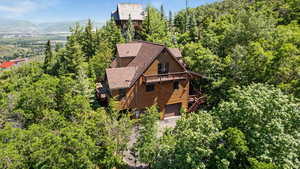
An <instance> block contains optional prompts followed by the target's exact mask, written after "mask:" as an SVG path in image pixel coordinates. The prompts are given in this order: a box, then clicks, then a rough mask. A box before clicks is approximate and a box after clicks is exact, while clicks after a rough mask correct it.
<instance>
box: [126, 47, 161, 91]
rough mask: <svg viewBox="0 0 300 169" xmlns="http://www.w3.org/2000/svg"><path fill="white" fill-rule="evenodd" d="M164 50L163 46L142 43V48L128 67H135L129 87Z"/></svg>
mask: <svg viewBox="0 0 300 169" xmlns="http://www.w3.org/2000/svg"><path fill="white" fill-rule="evenodd" d="M164 48H165V46H163V45H159V44H155V43H149V42H142V47H141V49H140V51H139V53H138V55H137V56H136V57H135V58H134V59H133V60H132V61H131V62H130V63H129V65H128V66H135V67H137V70H136V74H135V75H134V78H133V81H132V83H131V85H130V86H132V85H133V84H134V83H135V81H136V80H137V79H138V78H139V77H140V76H141V75H142V74H143V73H144V71H145V70H146V69H147V68H148V67H149V66H150V64H151V63H152V62H153V61H154V59H155V58H156V57H157V56H158V55H159V54H160V53H161V52H162V51H163V49H164Z"/></svg>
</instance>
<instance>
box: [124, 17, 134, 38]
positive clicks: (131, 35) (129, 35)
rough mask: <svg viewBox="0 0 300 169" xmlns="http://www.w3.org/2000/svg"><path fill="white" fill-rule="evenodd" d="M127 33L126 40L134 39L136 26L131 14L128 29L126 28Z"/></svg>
mask: <svg viewBox="0 0 300 169" xmlns="http://www.w3.org/2000/svg"><path fill="white" fill-rule="evenodd" d="M125 34H126V35H125V36H126V41H127V42H130V41H132V40H133V38H134V34H135V30H134V26H133V23H132V19H131V15H130V14H129V19H128V23H127V29H126V32H125Z"/></svg>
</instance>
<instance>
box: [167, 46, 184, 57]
mask: <svg viewBox="0 0 300 169" xmlns="http://www.w3.org/2000/svg"><path fill="white" fill-rule="evenodd" d="M169 51H170V52H171V53H172V54H173V55H174V56H175V57H176V58H180V57H182V54H181V51H180V50H179V49H178V48H169Z"/></svg>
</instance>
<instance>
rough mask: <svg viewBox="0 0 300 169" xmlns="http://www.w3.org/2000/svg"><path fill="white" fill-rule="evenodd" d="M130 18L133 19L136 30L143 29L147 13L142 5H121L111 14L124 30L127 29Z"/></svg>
mask: <svg viewBox="0 0 300 169" xmlns="http://www.w3.org/2000/svg"><path fill="white" fill-rule="evenodd" d="M129 16H130V17H131V20H132V23H133V25H134V28H135V29H136V30H137V29H140V28H141V25H142V23H143V21H144V18H145V16H146V12H145V10H144V8H143V6H142V5H140V4H131V3H119V4H118V6H117V10H116V11H114V12H112V14H111V17H112V18H113V19H114V20H115V22H116V24H117V25H118V26H120V27H121V29H122V30H124V29H125V28H126V26H127V23H128V20H129Z"/></svg>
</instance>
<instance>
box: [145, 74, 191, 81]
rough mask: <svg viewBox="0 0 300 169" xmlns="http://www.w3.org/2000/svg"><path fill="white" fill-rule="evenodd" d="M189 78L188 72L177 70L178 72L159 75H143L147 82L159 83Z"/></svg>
mask: <svg viewBox="0 0 300 169" xmlns="http://www.w3.org/2000/svg"><path fill="white" fill-rule="evenodd" d="M187 78H188V73H187V72H177V73H166V74H157V75H143V81H144V82H145V83H157V82H166V81H173V80H184V79H187Z"/></svg>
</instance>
